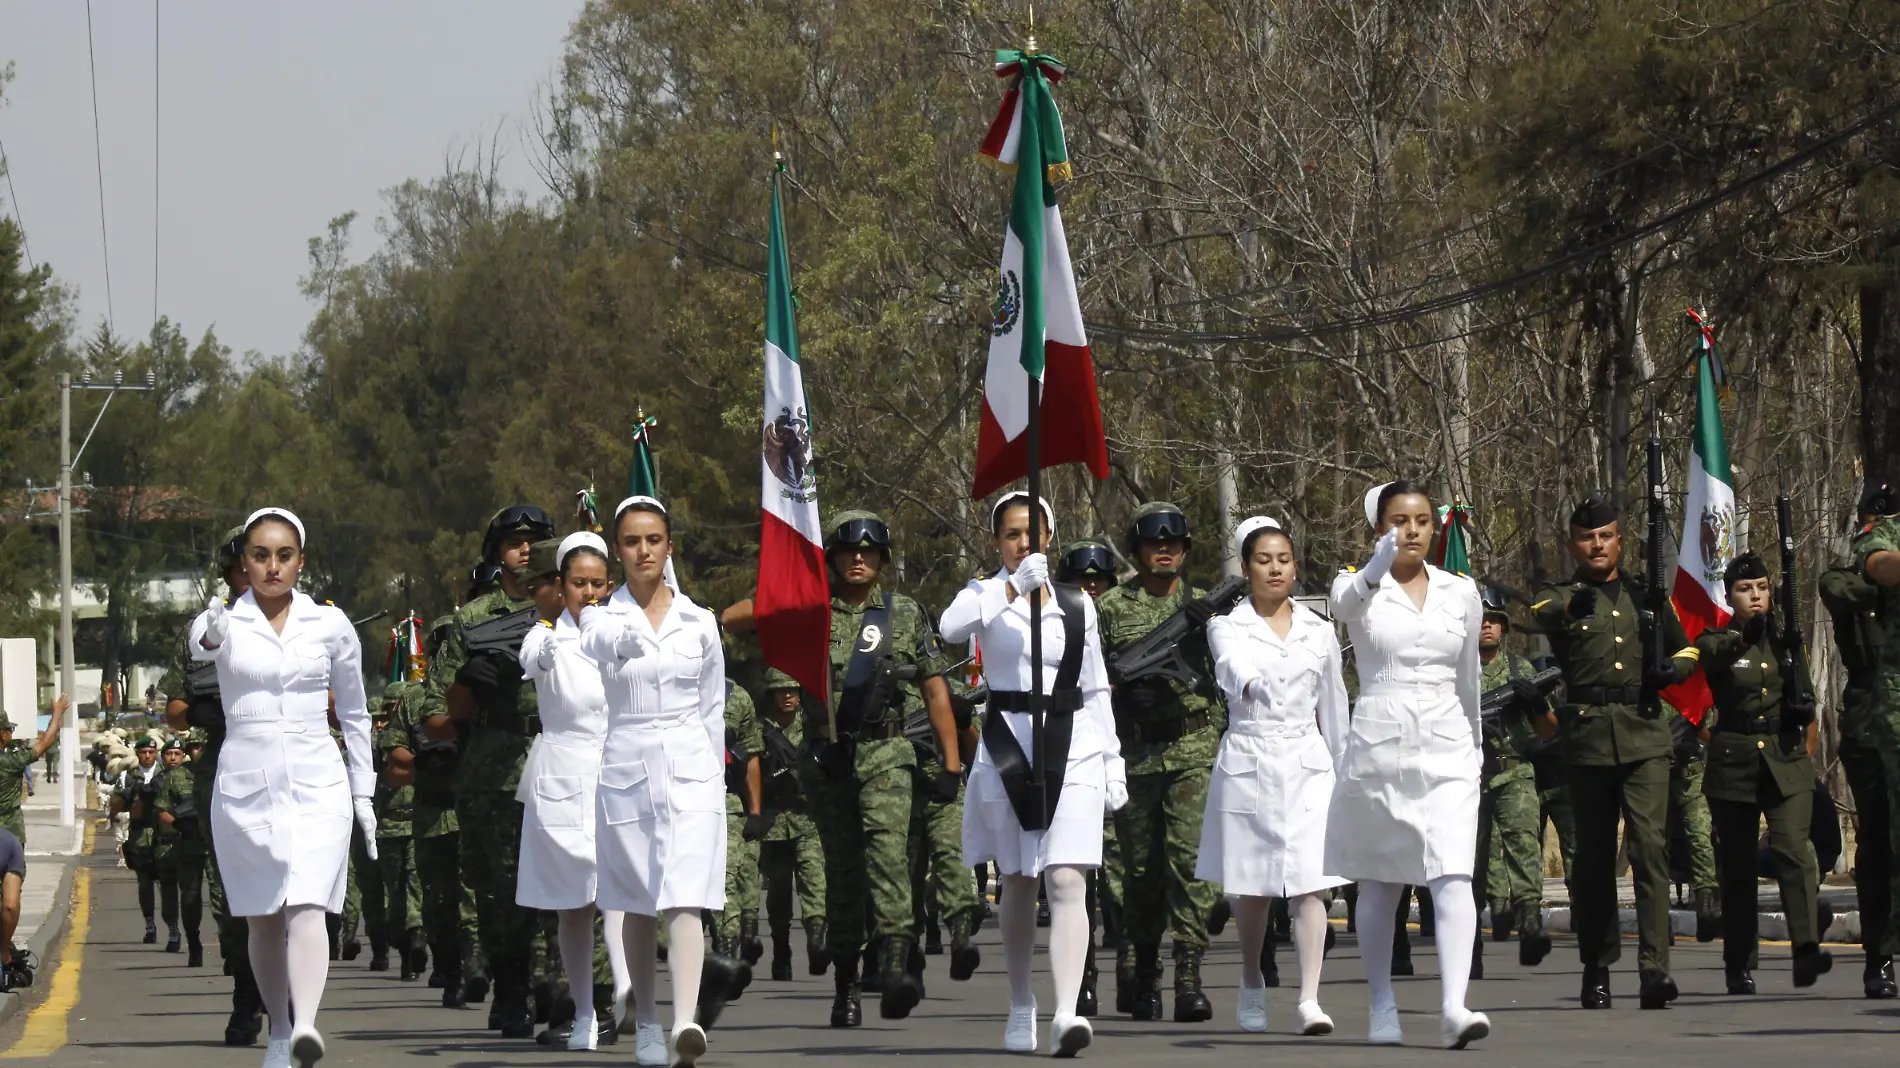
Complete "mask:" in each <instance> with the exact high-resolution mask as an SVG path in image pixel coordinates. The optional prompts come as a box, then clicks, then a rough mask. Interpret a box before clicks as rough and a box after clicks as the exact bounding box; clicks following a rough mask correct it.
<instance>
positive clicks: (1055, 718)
mask: <svg viewBox="0 0 1900 1068" xmlns="http://www.w3.org/2000/svg"><path fill="white" fill-rule="evenodd" d="M1031 503H1032V502H1031V500H1030V497H1029V495H1028V494H1026V493H1012V494H1009V495H1008V496H1005V497H1004V498H1003V499H1002V500H1001V501H999V502H997V505H996V508H995V510H994V511H993V512H992V513H991V515H990V528H991V531H992V532H993V533H994V535H995V538H996V549H997V552H998V554H999V555H1000V556H1001V557H1002V564H1003V567H1002V570H1000V571H998V572H997V573H996V574H995V575H992V576H990V577H989V578H984V579H974V580H972V581H971V582H970V584H969V585H968V586H965V587H964V588H963V590H962V592H960V593H958V594H957V596H956V600H955V601H954V602H952V603H951V605H950V607H949V608H947V609H945V610H944V613H943V619H942V632H943V639H944V640H945V641H947V642H952V643H957V642H965V641H968V640H970V639H971V638H975V639H977V641H978V643H979V644H980V645H981V647H982V649H983V675H984V679H985V681H986V682H988V684H989V687H990V702H989V705H988V706H987V710H986V713H985V715H984V722H983V739H982V742H981V744H979V745H978V746H977V751H976V760H975V762H974V763H973V764H972V766H971V769H970V782H969V787H968V789H967V790H966V792H965V795H964V803H963V863H964V865H965V866H967V867H977V866H980V865H983V864H987V863H989V862H991V861H995V862H996V867H997V871H998V872H1000V873H1001V875H1002V886H1001V892H1002V899H1003V903H1002V919H1001V927H1002V934H1003V956H1004V959H1005V961H1006V962H1007V964H1008V967H1009V1001H1010V1007H1009V1023H1008V1025H1007V1027H1006V1028H1005V1030H1004V1032H1003V1048H1004V1049H1006V1050H1010V1051H1012V1052H1017V1053H1029V1052H1034V1050H1035V1048H1036V998H1035V994H1034V992H1033V990H1032V989H1031V986H1030V963H1031V957H1032V956H1033V955H1034V953H1035V948H1036V877H1037V876H1039V875H1040V876H1041V877H1042V878H1043V883H1044V885H1045V887H1046V888H1047V890H1048V894H1049V970H1050V973H1051V977H1052V978H1053V979H1054V981H1055V995H1056V998H1055V1001H1056V1004H1055V1015H1054V1017H1053V1018H1052V1019H1051V1021H1050V1025H1049V1032H1050V1045H1051V1046H1053V1047H1054V1049H1055V1054H1056V1056H1059V1057H1063V1056H1074V1055H1075V1053H1076V1051H1078V1050H1080V1049H1082V1048H1083V1047H1085V1046H1087V1045H1088V1044H1089V1041H1090V1039H1091V1037H1092V1036H1093V1031H1092V1030H1091V1028H1090V1027H1089V1022H1088V1020H1087V1019H1086V1018H1085V1017H1081V1016H1077V1015H1076V1014H1075V1002H1076V996H1077V995H1078V994H1079V993H1080V992H1081V989H1082V972H1083V969H1084V967H1085V965H1086V962H1087V955H1088V950H1089V919H1088V910H1087V907H1086V904H1085V901H1084V892H1085V887H1086V883H1085V876H1084V871H1085V869H1088V868H1095V867H1099V866H1100V865H1101V863H1102V812H1103V806H1104V804H1106V805H1107V807H1108V808H1109V809H1118V808H1120V807H1122V806H1123V805H1125V804H1127V803H1128V773H1127V769H1126V767H1125V765H1124V764H1123V763H1122V756H1121V742H1120V741H1119V740H1118V739H1117V738H1116V736H1115V719H1114V714H1113V713H1112V712H1111V711H1110V710H1109V703H1108V672H1107V669H1106V668H1105V667H1104V666H1103V664H1102V646H1101V639H1100V638H1099V637H1098V634H1097V631H1096V619H1095V602H1094V601H1093V600H1091V599H1090V598H1089V597H1088V596H1087V595H1086V594H1084V593H1082V592H1081V591H1080V590H1079V589H1077V588H1076V587H1073V586H1062V587H1053V586H1050V585H1049V581H1048V576H1049V564H1048V560H1047V558H1046V557H1045V556H1044V554H1042V553H1040V552H1035V553H1031V552H1030V551H1029V550H1030V526H1029V524H1030V522H1031V517H1032V515H1034V516H1038V517H1039V518H1040V519H1041V535H1040V538H1039V539H1038V541H1037V544H1038V545H1047V544H1049V539H1050V538H1051V537H1052V536H1053V535H1054V533H1055V530H1054V528H1055V520H1054V516H1053V515H1052V514H1051V513H1050V510H1049V505H1048V503H1047V502H1042V501H1037V502H1034V503H1035V504H1036V505H1038V507H1037V508H1035V509H1033V510H1032V508H1031ZM1037 590H1042V591H1043V594H1042V597H1043V598H1048V599H1047V600H1043V604H1042V610H1041V611H1042V615H1041V632H1042V693H1043V695H1045V696H1046V697H1048V698H1049V701H1048V707H1049V708H1050V711H1049V712H1048V713H1047V714H1046V716H1045V725H1044V731H1043V734H1044V744H1045V745H1046V746H1047V751H1048V752H1049V754H1050V756H1049V758H1048V760H1049V763H1050V765H1051V768H1052V770H1054V768H1055V766H1056V765H1057V763H1058V760H1059V763H1060V771H1059V772H1058V773H1057V774H1053V775H1051V776H1050V777H1049V781H1048V782H1047V788H1048V789H1047V792H1048V797H1047V800H1048V801H1052V802H1053V804H1052V805H1051V806H1050V808H1049V809H1047V810H1045V809H1043V808H1042V807H1041V805H1042V804H1043V803H1045V802H1044V799H1042V798H1038V797H1037V796H1035V795H1036V794H1037V791H1036V790H1035V789H1034V781H1035V780H1034V777H1033V771H1032V766H1033V762H1034V761H1035V742H1034V728H1033V727H1032V719H1033V717H1032V715H1031V712H1030V708H1031V705H1030V698H1029V692H1028V691H1029V688H1030V683H1031V680H1032V675H1031V670H1030V659H1029V654H1030V602H1029V597H1030V594H1032V593H1033V592H1035V591H1037ZM1051 591H1053V592H1054V596H1053V597H1050V593H1051ZM1039 599H1040V598H1039ZM1045 813H1046V814H1047V819H1046V820H1045V819H1043V818H1042V816H1043V815H1044V814H1045Z"/></svg>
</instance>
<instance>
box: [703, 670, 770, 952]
mask: <svg viewBox="0 0 1900 1068" xmlns="http://www.w3.org/2000/svg"><path fill="white" fill-rule="evenodd" d="M726 740H727V743H728V745H729V747H730V748H731V749H732V750H733V752H734V753H735V754H736V753H738V752H744V753H745V754H746V757H747V759H748V760H750V758H751V757H754V756H757V755H758V754H759V751H760V750H762V749H763V748H765V736H764V735H763V734H761V733H760V731H759V715H758V709H757V708H756V707H755V706H754V705H753V703H752V695H751V694H750V693H747V692H746V688H745V687H743V686H740V685H738V684H737V683H735V682H733V681H731V680H730V679H728V680H727V681H726ZM737 774H740V775H743V769H740V771H739V772H737ZM745 817H746V811H745V799H744V798H742V797H740V796H739V795H738V794H736V793H733V792H732V791H731V790H730V789H728V790H727V791H726V907H725V909H724V910H722V911H720V912H718V913H717V914H715V918H714V920H713V940H714V941H713V952H714V953H720V954H724V955H725V956H728V957H738V956H740V955H741V954H742V953H744V952H745V951H746V950H747V949H748V948H749V947H748V946H747V945H743V944H741V943H742V941H743V942H745V943H750V942H752V941H754V940H756V939H757V938H758V926H759V843H757V842H748V841H746V840H745ZM757 959H758V958H757V956H755V955H754V956H747V958H746V963H748V964H750V963H752V962H753V961H755V960H757Z"/></svg>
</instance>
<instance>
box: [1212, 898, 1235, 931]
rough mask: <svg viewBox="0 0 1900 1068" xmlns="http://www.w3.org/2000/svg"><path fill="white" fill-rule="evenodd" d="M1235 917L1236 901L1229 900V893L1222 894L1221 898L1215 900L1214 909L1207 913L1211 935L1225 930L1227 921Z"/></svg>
mask: <svg viewBox="0 0 1900 1068" xmlns="http://www.w3.org/2000/svg"><path fill="white" fill-rule="evenodd" d="M1233 918H1234V903H1233V902H1232V901H1230V900H1228V898H1227V895H1225V894H1222V895H1221V898H1220V900H1219V901H1216V902H1214V908H1213V911H1211V912H1209V913H1208V914H1207V933H1208V935H1209V936H1210V937H1211V936H1214V935H1218V934H1220V933H1221V932H1222V931H1225V930H1226V929H1227V921H1228V920H1231V919H1233Z"/></svg>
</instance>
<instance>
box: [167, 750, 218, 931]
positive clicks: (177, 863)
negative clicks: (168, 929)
mask: <svg viewBox="0 0 1900 1068" xmlns="http://www.w3.org/2000/svg"><path fill="white" fill-rule="evenodd" d="M153 809H154V810H155V812H157V813H169V814H170V815H171V817H172V825H171V826H170V827H166V826H165V825H164V821H163V820H160V821H159V827H158V833H157V835H156V839H155V841H156V846H155V849H154V858H155V860H156V861H157V864H158V876H159V886H160V893H161V894H162V895H163V898H162V901H163V909H164V916H165V922H166V923H167V924H177V925H180V926H182V927H183V928H184V931H185V945H186V947H187V948H188V949H189V951H190V953H191V959H192V960H194V961H200V960H202V956H201V955H202V954H203V953H204V943H203V941H202V940H201V939H200V935H199V929H200V927H201V926H202V924H203V922H204V882H205V853H206V852H207V849H206V845H207V841H206V838H205V833H204V826H205V824H207V823H209V822H211V821H210V820H209V819H207V818H204V817H203V816H202V815H201V814H200V813H199V811H198V801H197V797H196V782H195V779H194V777H193V775H192V773H191V765H190V764H189V763H185V764H180V765H178V766H177V767H175V768H167V769H165V771H164V772H163V773H162V774H161V775H160V776H159V784H158V796H157V797H156V798H155V799H154V800H153Z"/></svg>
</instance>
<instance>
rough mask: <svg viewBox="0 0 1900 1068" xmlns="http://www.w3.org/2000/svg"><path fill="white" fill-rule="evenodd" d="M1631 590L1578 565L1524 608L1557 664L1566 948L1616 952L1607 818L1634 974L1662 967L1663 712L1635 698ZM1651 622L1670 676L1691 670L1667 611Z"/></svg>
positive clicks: (1666, 756)
mask: <svg viewBox="0 0 1900 1068" xmlns="http://www.w3.org/2000/svg"><path fill="white" fill-rule="evenodd" d="M1579 584H1582V585H1587V586H1589V587H1591V588H1593V589H1594V590H1595V591H1596V594H1597V597H1596V604H1595V605H1594V606H1593V607H1592V610H1591V611H1590V613H1589V614H1588V615H1584V616H1581V617H1575V616H1573V615H1572V614H1571V613H1570V611H1569V605H1570V603H1571V600H1572V598H1573V597H1574V596H1575V595H1576V589H1575V588H1576V586H1577V585H1579ZM1642 598H1643V586H1642V584H1641V582H1640V581H1639V580H1637V579H1633V578H1628V577H1624V578H1621V579H1619V580H1612V581H1610V582H1605V583H1597V582H1591V581H1588V580H1587V579H1586V578H1585V577H1584V576H1583V575H1582V574H1581V573H1579V574H1578V575H1577V576H1576V577H1575V578H1574V579H1573V580H1572V582H1571V583H1567V584H1553V585H1549V586H1546V587H1544V588H1543V589H1542V590H1541V591H1539V593H1538V594H1537V597H1536V598H1535V601H1536V603H1535V604H1534V605H1532V608H1531V612H1532V614H1533V615H1534V616H1535V617H1536V619H1537V622H1538V624H1539V626H1540V628H1541V629H1542V631H1543V633H1544V634H1545V636H1546V637H1547V638H1548V639H1549V641H1550V645H1551V651H1552V652H1553V653H1554V654H1555V656H1556V658H1557V662H1558V664H1559V665H1561V666H1562V668H1563V672H1564V682H1565V685H1566V691H1565V703H1564V704H1563V705H1560V706H1559V708H1558V713H1557V714H1558V724H1559V727H1558V729H1559V735H1558V737H1559V738H1560V739H1561V743H1560V744H1561V751H1562V753H1563V758H1564V764H1565V767H1566V768H1567V769H1568V772H1569V778H1570V802H1571V805H1572V807H1573V809H1574V814H1575V819H1576V824H1577V847H1576V848H1577V853H1576V871H1575V873H1574V874H1573V875H1572V876H1571V878H1570V884H1571V912H1572V920H1573V923H1574V925H1575V927H1576V931H1577V953H1578V956H1579V957H1581V958H1582V960H1583V963H1584V965H1585V966H1586V967H1595V968H1604V969H1607V968H1609V967H1610V966H1611V965H1612V964H1614V963H1616V961H1617V959H1618V958H1619V957H1621V956H1622V953H1623V939H1622V936H1621V934H1620V933H1619V931H1618V927H1617V904H1616V852H1617V836H1616V831H1617V818H1618V816H1619V815H1620V816H1622V818H1623V827H1624V845H1625V849H1626V851H1627V853H1628V856H1629V861H1630V872H1631V876H1632V877H1633V879H1634V881H1635V883H1636V926H1637V932H1638V938H1639V948H1638V955H1637V961H1638V965H1639V967H1640V968H1642V969H1643V970H1644V971H1649V970H1659V971H1663V972H1667V971H1668V969H1669V860H1668V831H1667V817H1668V811H1669V763H1670V753H1671V752H1672V750H1673V742H1672V738H1671V735H1670V730H1669V718H1670V717H1673V716H1676V715H1677V713H1676V711H1675V710H1674V709H1672V708H1670V707H1669V706H1667V705H1666V704H1661V703H1660V702H1658V703H1655V704H1652V705H1650V706H1648V707H1645V706H1644V703H1643V696H1642V689H1643V632H1644V627H1643V622H1642V613H1641V612H1640V611H1639V609H1640V607H1641V605H1642ZM1658 624H1659V625H1660V626H1662V627H1663V628H1664V631H1663V639H1664V641H1663V644H1664V647H1665V648H1667V649H1669V650H1671V651H1672V652H1673V653H1674V656H1673V657H1672V658H1671V664H1672V670H1673V673H1674V675H1675V678H1676V681H1678V682H1680V681H1682V680H1683V679H1686V678H1688V677H1689V676H1690V675H1691V674H1693V673H1694V669H1695V658H1696V656H1697V655H1698V654H1696V652H1695V650H1694V648H1693V647H1691V646H1689V643H1688V639H1687V638H1686V637H1685V636H1684V634H1683V630H1682V622H1681V620H1679V619H1677V618H1676V614H1675V612H1674V611H1673V610H1672V611H1670V612H1669V613H1668V614H1667V615H1665V616H1664V617H1663V618H1662V619H1661V620H1659V621H1658Z"/></svg>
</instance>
